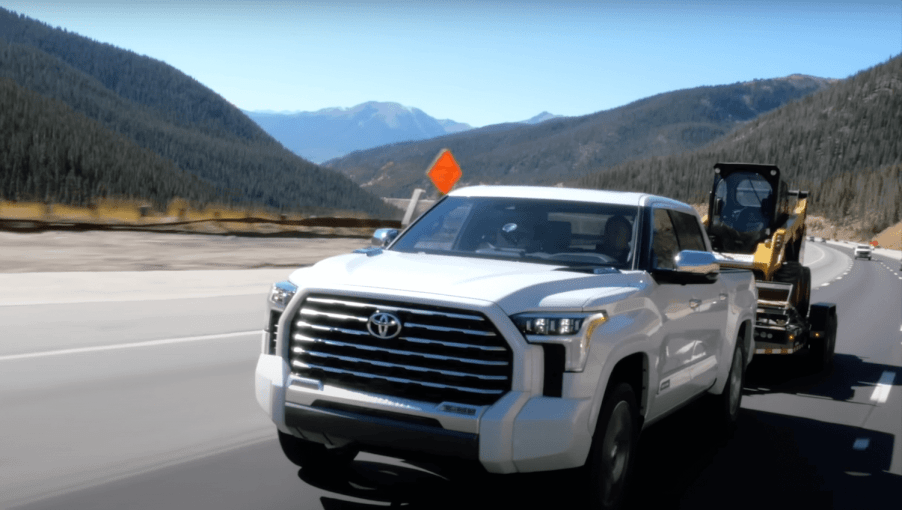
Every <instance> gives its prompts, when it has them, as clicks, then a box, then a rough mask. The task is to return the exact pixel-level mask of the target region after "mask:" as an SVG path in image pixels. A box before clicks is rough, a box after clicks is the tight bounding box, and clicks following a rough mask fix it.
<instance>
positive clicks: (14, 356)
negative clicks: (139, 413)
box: [0, 330, 261, 361]
mask: <svg viewBox="0 0 902 510" xmlns="http://www.w3.org/2000/svg"><path fill="white" fill-rule="evenodd" d="M260 331H261V330H254V331H242V332H240V333H222V334H219V335H204V336H188V337H183V338H165V339H162V340H148V341H146V342H135V343H131V344H116V345H97V346H94V347H79V348H77V349H61V350H58V351H42V352H30V353H27V354H10V355H8V356H0V361H13V360H17V359H30V358H43V357H45V356H60V355H64V354H81V353H85V352H100V351H112V350H115V349H131V348H132V347H156V346H158V345H168V344H181V343H187V342H202V341H204V340H215V339H217V338H232V337H238V336H246V335H259V334H260Z"/></svg>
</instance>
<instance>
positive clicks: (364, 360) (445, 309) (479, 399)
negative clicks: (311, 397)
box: [288, 294, 513, 405]
mask: <svg viewBox="0 0 902 510" xmlns="http://www.w3.org/2000/svg"><path fill="white" fill-rule="evenodd" d="M377 312H378V313H390V314H392V315H395V317H396V319H397V321H398V324H399V325H400V328H401V331H400V334H397V333H396V336H393V337H388V338H385V337H379V336H375V335H376V333H375V330H373V331H374V332H371V331H370V330H371V329H372V327H371V326H370V325H369V324H368V322H369V320H370V317H372V316H373V315H374V314H376V313H377ZM291 325H292V328H291V329H292V330H291V331H290V332H289V338H290V342H291V344H290V347H289V352H288V354H289V356H290V366H291V372H292V374H293V375H294V376H297V377H303V378H308V379H316V380H319V381H321V382H322V383H323V384H326V385H331V386H336V387H341V388H345V389H349V390H359V391H366V392H368V393H374V394H380V395H386V396H398V397H403V398H406V399H412V400H421V401H424V402H432V403H440V402H457V403H460V404H471V405H490V404H492V403H494V402H495V401H496V400H497V399H498V398H500V396H501V395H503V394H504V393H506V392H508V391H510V389H511V385H512V377H513V352H512V351H511V348H510V346H509V345H508V344H507V342H506V341H505V339H504V337H503V336H502V335H501V334H500V333H499V332H498V330H497V329H496V328H495V325H494V324H493V323H492V321H491V320H489V319H488V318H487V317H486V316H484V315H483V314H481V313H478V312H474V311H470V310H461V309H457V308H454V307H450V306H438V305H432V304H418V303H407V302H404V301H398V300H390V299H385V300H383V299H370V298H366V299H362V298H352V297H345V296H335V295H325V294H312V295H309V296H307V297H306V298H305V299H304V301H303V303H302V304H301V309H300V310H299V311H298V313H297V315H296V317H295V318H294V319H293V320H292V321H291Z"/></svg>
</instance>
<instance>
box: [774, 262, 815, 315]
mask: <svg viewBox="0 0 902 510" xmlns="http://www.w3.org/2000/svg"><path fill="white" fill-rule="evenodd" d="M773 280H774V281H775V282H780V283H791V284H793V285H794V287H793V291H792V295H791V296H789V301H790V303H792V304H793V305H794V306H795V307H796V310H798V312H799V314H800V315H803V316H807V315H808V306H809V304H810V302H811V270H810V269H808V268H807V267H805V266H803V265H802V264H800V263H799V262H784V263H783V265H782V266H780V268H779V269H777V271H776V272H775V273H774V279H773Z"/></svg>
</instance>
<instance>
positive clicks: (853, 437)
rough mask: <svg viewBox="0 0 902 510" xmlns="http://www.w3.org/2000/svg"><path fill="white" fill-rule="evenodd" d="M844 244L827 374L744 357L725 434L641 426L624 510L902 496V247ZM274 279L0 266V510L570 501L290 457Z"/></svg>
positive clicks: (489, 482) (690, 414) (684, 426)
mask: <svg viewBox="0 0 902 510" xmlns="http://www.w3.org/2000/svg"><path fill="white" fill-rule="evenodd" d="M850 254H851V248H849V247H838V246H834V245H830V246H828V245H826V244H815V243H808V246H807V252H806V264H808V265H809V266H810V267H812V271H813V287H814V288H813V291H812V302H813V303H815V302H818V301H826V302H835V303H837V305H838V312H839V334H838V339H837V347H836V349H837V354H836V357H835V363H834V368H833V370H832V371H831V372H829V373H826V374H816V375H804V374H802V375H800V374H799V372H798V371H797V370H796V367H795V365H794V364H793V363H792V361H793V360H791V359H787V358H783V357H780V358H773V357H770V358H764V357H763V356H762V357H758V358H756V360H755V361H754V362H753V364H752V366H751V369H750V372H749V374H748V378H747V381H746V383H747V384H746V388H745V392H744V395H745V396H744V399H743V406H742V407H743V409H742V411H741V416H740V422H739V426H738V428H737V430H736V431H735V432H734V433H733V434H731V435H730V436H728V437H723V436H720V435H719V434H717V431H716V430H714V429H713V428H712V427H711V426H710V424H708V423H706V422H705V421H704V420H700V419H699V414H698V413H696V412H695V411H696V410H697V409H694V406H691V407H690V408H687V409H685V410H682V411H680V412H678V413H676V414H674V415H672V416H671V417H669V418H667V419H665V420H663V421H661V422H659V423H658V424H655V425H654V426H652V427H650V428H649V429H648V430H646V431H645V432H643V434H642V437H641V441H640V446H639V450H638V458H637V464H636V465H637V470H636V472H635V473H634V474H635V477H634V482H635V483H634V484H633V487H632V489H633V490H632V491H631V494H630V506H631V507H634V508H649V507H651V506H652V505H655V507H657V508H718V509H719V508H753V507H754V508H762V507H765V508H769V509H779V508H796V509H797V508H844V509H845V508H849V509H855V508H878V507H886V506H889V507H894V506H895V505H896V504H897V503H898V501H899V498H900V495H902V490H900V488H902V442H900V440H902V391H900V389H902V388H900V385H902V374H900V372H902V273H900V271H899V261H898V259H892V258H886V257H881V256H875V258H874V260H873V261H866V260H862V261H853V260H852V259H851V258H850ZM200 273H203V274H200ZM287 273H288V271H287V270H285V271H282V270H273V269H270V270H258V271H241V272H235V273H231V272H218V271H207V272H195V271H184V272H160V273H144V274H143V275H142V274H140V273H130V274H125V273H105V274H103V275H101V274H98V273H83V274H81V276H80V277H79V278H81V280H80V281H82V283H83V284H82V285H79V284H78V281H79V280H78V278H77V277H75V276H73V275H72V274H71V273H70V274H67V275H60V274H58V275H57V276H56V278H52V277H48V276H47V275H46V274H32V275H28V274H22V275H7V276H9V277H12V276H16V277H19V278H26V279H25V280H11V279H9V278H7V279H6V280H4V279H3V278H0V288H3V289H4V292H3V296H2V297H0V338H2V341H0V508H25V509H58V508H65V509H121V508H135V509H142V508H198V509H199V508H216V509H248V508H254V509H264V508H280V509H286V508H292V509H295V508H296V509H306V508H313V509H319V508H322V509H325V510H338V509H345V510H359V509H368V508H376V507H383V506H390V505H395V506H398V505H401V506H407V507H409V508H462V507H467V508H516V507H520V508H539V507H547V508H570V507H574V506H576V505H577V504H578V501H577V500H575V499H574V498H573V493H574V490H575V488H576V487H575V485H574V480H575V477H574V476H573V475H574V473H573V472H572V471H559V472H555V473H550V474H549V473H546V474H525V475H504V476H502V475H487V474H472V473H470V474H462V473H459V472H457V471H453V470H446V469H441V468H438V467H435V466H428V465H423V464H414V463H408V462H403V461H400V460H397V459H390V458H386V457H378V456H375V455H369V454H360V455H358V457H357V459H356V460H355V462H354V463H353V464H352V465H351V467H350V468H349V469H347V470H344V471H340V472H320V473H317V472H309V471H307V470H300V469H298V468H296V467H294V466H293V465H292V464H290V463H289V462H288V461H287V460H286V459H285V458H284V457H283V455H282V453H281V450H280V449H279V446H278V443H277V440H276V435H275V427H274V426H273V425H272V424H271V423H270V422H269V420H268V419H267V418H266V416H264V415H263V413H262V411H261V410H260V409H259V408H258V407H257V404H256V401H255V400H254V396H253V373H254V367H255V362H256V358H257V355H258V353H259V350H260V333H259V329H260V327H261V324H262V320H263V314H264V296H265V294H266V291H267V289H268V283H269V282H270V281H273V280H276V279H281V278H282V277H284V276H287ZM148 275H149V276H148ZM280 275H281V276H280ZM104 278H106V279H104ZM211 279H215V281H212V282H211V281H210V280H211ZM28 281H30V282H32V285H30V286H29V285H26V284H25V283H24V282H28ZM229 281H234V282H235V284H234V288H231V289H229V288H228V287H229V283H228V282H229ZM10 282H13V283H10ZM105 282H109V283H105ZM3 284H5V285H6V287H5V288H4V286H3ZM104 289H106V291H105V290H104ZM104 296H107V297H106V298H105V297H104Z"/></svg>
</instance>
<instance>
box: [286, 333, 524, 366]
mask: <svg viewBox="0 0 902 510" xmlns="http://www.w3.org/2000/svg"><path fill="white" fill-rule="evenodd" d="M294 339H295V340H301V341H304V342H322V343H325V344H327V345H334V346H336V347H347V348H351V349H360V350H364V351H374V352H386V353H389V354H397V355H399V356H422V357H424V358H429V359H437V360H442V361H459V362H461V363H469V364H473V365H486V366H501V367H503V366H506V365H507V364H508V363H507V362H506V361H485V360H480V359H470V358H460V357H454V356H442V355H440V354H429V353H425V352H414V351H402V350H399V349H386V348H385V347H375V346H372V345H362V344H351V343H347V342H338V341H336V340H328V339H325V338H314V337H309V336H306V335H301V334H300V333H298V334H296V335H294ZM295 349H299V350H300V351H301V352H303V349H301V348H300V347H295ZM293 352H298V351H293Z"/></svg>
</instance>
